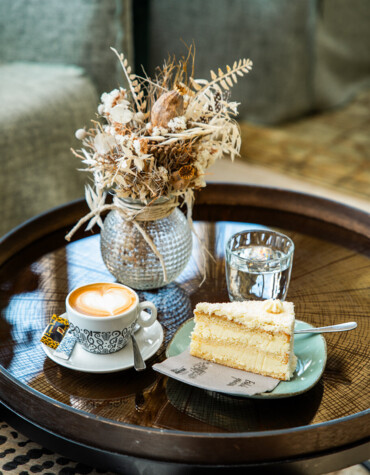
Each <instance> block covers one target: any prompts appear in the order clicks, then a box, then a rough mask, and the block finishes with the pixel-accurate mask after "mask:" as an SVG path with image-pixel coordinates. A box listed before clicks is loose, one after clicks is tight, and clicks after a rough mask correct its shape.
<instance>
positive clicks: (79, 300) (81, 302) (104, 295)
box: [69, 283, 136, 317]
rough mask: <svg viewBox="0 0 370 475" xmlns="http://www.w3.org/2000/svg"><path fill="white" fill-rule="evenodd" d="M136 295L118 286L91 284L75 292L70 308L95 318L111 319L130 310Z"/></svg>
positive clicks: (70, 299) (70, 301)
mask: <svg viewBox="0 0 370 475" xmlns="http://www.w3.org/2000/svg"><path fill="white" fill-rule="evenodd" d="M135 302H136V295H135V293H134V292H132V291H131V290H129V289H126V288H125V287H121V286H120V285H117V284H111V283H98V284H89V285H85V286H83V287H79V288H78V289H76V290H74V291H73V292H72V293H71V295H70V297H69V304H70V306H71V307H72V308H73V309H74V310H76V311H77V312H79V313H83V314H84V315H89V316H93V317H111V316H114V315H120V314H121V313H123V312H126V310H129V309H130V308H131V307H133V305H134V304H135Z"/></svg>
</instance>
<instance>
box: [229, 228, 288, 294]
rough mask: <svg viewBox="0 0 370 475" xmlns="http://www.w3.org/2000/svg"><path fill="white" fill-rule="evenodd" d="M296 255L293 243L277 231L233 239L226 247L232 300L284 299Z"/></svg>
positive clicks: (237, 236) (259, 231)
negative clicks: (294, 255)
mask: <svg viewBox="0 0 370 475" xmlns="http://www.w3.org/2000/svg"><path fill="white" fill-rule="evenodd" d="M293 254H294V244H293V241H292V240H291V239H290V238H289V237H287V236H285V235H284V234H281V233H278V232H275V231H270V230H264V229H262V230H261V229H258V230H250V231H245V232H240V233H237V234H234V235H233V236H231V238H230V239H229V240H228V242H227V244H226V281H227V289H228V292H229V298H230V300H231V301H234V300H239V301H241V300H267V299H280V300H284V299H285V297H286V294H287V292H288V287H289V281H290V274H291V270H292V264H293Z"/></svg>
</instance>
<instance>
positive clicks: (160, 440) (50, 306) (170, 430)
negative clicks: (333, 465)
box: [0, 185, 370, 463]
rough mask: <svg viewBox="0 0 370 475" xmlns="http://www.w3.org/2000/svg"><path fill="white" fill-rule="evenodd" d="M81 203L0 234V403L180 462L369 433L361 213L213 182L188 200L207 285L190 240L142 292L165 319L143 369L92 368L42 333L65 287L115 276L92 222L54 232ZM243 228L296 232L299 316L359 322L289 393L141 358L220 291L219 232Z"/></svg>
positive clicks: (297, 452) (332, 444)
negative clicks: (304, 387)
mask: <svg viewBox="0 0 370 475" xmlns="http://www.w3.org/2000/svg"><path fill="white" fill-rule="evenodd" d="M83 212H84V204H83V203H82V202H78V203H73V204H71V205H69V206H66V207H64V208H62V209H58V210H56V211H54V212H51V213H50V214H48V215H46V216H44V217H42V218H40V219H36V220H34V221H32V222H30V223H28V224H27V225H26V226H25V227H24V228H22V229H18V230H16V231H15V233H14V234H13V235H12V236H8V237H6V238H5V239H4V240H3V242H2V243H1V244H0V251H2V250H4V253H1V259H2V262H1V266H0V290H1V299H0V308H1V320H0V365H1V367H0V370H1V372H0V395H1V397H2V399H3V401H4V402H5V403H6V404H7V405H8V406H9V407H11V408H13V409H14V410H16V411H17V412H19V413H21V414H22V413H24V414H25V415H27V418H28V419H29V420H31V421H33V422H35V423H38V424H40V425H41V426H43V427H46V428H48V429H50V430H53V431H55V432H57V433H58V434H61V435H63V436H66V437H68V438H71V439H72V440H77V441H79V442H81V443H86V444H90V445H93V446H96V447H99V448H102V449H106V450H112V451H117V452H119V453H127V454H132V455H138V456H143V457H150V456H152V455H153V453H155V454H156V457H157V458H158V459H162V460H173V461H182V462H198V463H206V462H207V463H238V462H245V461H249V462H250V461H258V460H266V458H271V459H273V458H277V457H292V456H293V457H294V456H302V455H308V454H312V453H314V452H320V451H324V450H339V448H340V447H341V446H345V445H346V444H356V443H360V442H361V441H363V440H364V439H365V438H366V437H368V436H369V429H368V422H369V413H368V411H367V410H368V408H369V396H368V384H369V364H368V362H369V353H368V339H369V333H370V332H369V327H370V324H369V316H368V311H369V307H370V306H369V303H370V298H369V297H370V296H369V288H370V261H369V239H368V236H369V228H370V223H369V220H368V216H366V214H365V213H361V212H359V211H355V210H353V212H350V209H349V208H346V207H345V206H341V205H338V204H336V203H331V202H327V201H325V200H320V199H317V198H315V199H314V198H312V197H309V196H305V195H300V194H296V193H288V194H286V193H283V192H281V191H280V190H274V189H267V188H266V189H263V188H260V189H255V188H254V187H248V186H231V185H230V186H226V185H210V186H209V187H208V188H207V189H206V190H205V191H204V192H202V193H201V194H200V195H199V197H198V201H197V206H196V208H195V210H194V216H195V218H196V220H197V221H196V229H197V232H198V233H199V235H200V236H201V238H202V240H203V241H204V242H206V243H207V246H208V248H209V250H210V251H211V253H212V254H213V255H214V256H215V261H213V260H211V259H208V260H207V271H208V278H207V280H206V282H205V283H204V284H203V285H202V286H201V287H199V284H200V282H201V280H202V276H201V272H200V268H201V254H200V251H199V247H198V246H197V244H196V241H194V249H193V255H192V258H191V261H190V262H189V265H188V266H187V268H186V269H185V271H184V272H183V274H182V275H181V276H180V278H179V279H177V281H176V282H175V283H172V284H170V285H168V286H166V287H164V288H162V289H159V290H154V291H141V292H139V294H140V297H141V299H145V300H152V301H153V302H154V303H155V304H156V306H157V308H158V311H159V313H158V314H159V317H158V318H159V321H160V322H161V324H162V325H163V328H164V330H165V340H164V343H163V344H162V346H161V348H160V349H159V350H158V352H157V353H156V355H154V356H153V357H152V358H151V359H150V360H149V361H148V362H147V363H148V364H147V367H148V369H147V370H146V371H144V372H141V373H136V372H135V371H134V370H133V369H130V370H127V371H122V372H119V373H114V374H105V375H92V374H87V373H81V372H76V371H72V370H69V369H67V368H63V367H62V366H59V365H57V364H56V363H54V362H53V361H51V360H49V359H48V358H46V356H45V354H44V352H43V351H42V348H41V346H40V343H39V339H40V336H41V333H42V331H43V329H44V328H45V325H46V323H47V322H48V320H49V318H50V316H51V315H52V314H53V313H57V314H61V313H63V312H64V311H65V306H64V300H65V297H66V295H67V293H68V292H69V291H70V290H71V289H72V288H74V287H76V286H77V285H82V284H85V283H89V282H93V281H110V282H112V281H114V278H113V277H112V276H111V275H110V274H109V272H108V271H107V269H106V268H105V266H104V264H103V261H102V258H101V255H100V248H99V239H100V237H99V234H98V233H96V234H94V233H89V234H84V233H82V232H80V233H79V234H78V235H77V236H76V238H75V240H74V241H73V242H71V243H66V242H65V241H64V235H65V234H66V232H67V231H68V230H69V229H70V227H71V226H72V225H73V223H74V222H75V220H76V219H77V218H78V216H80V215H82V214H83ZM60 217H62V218H61V220H60V221H57V220H59V218H60ZM56 221H57V222H56ZM58 223H59V226H58ZM253 223H254V224H253ZM251 225H253V226H268V227H272V228H274V229H277V230H279V231H281V232H283V233H285V234H287V235H288V236H289V237H291V238H292V239H293V241H294V243H295V255H294V264H293V272H292V279H291V284H290V288H289V291H288V297H287V300H291V301H293V302H294V304H295V309H296V316H297V318H299V319H300V320H304V321H307V322H309V323H311V324H313V325H315V326H322V325H332V324H335V323H342V322H344V321H353V320H355V321H357V323H358V328H357V329H356V330H355V331H351V332H346V333H334V334H328V335H326V336H325V338H326V342H327V348H328V360H327V365H326V369H325V372H324V374H323V377H322V378H321V380H320V381H319V382H318V384H316V385H315V386H314V387H313V388H312V389H310V390H309V391H308V392H306V393H304V394H302V395H299V396H296V397H294V398H289V399H283V400H269V401H264V400H252V399H242V398H235V397H229V396H226V395H222V394H216V393H207V392H205V391H202V390H200V389H197V388H193V387H190V386H187V385H184V384H182V383H179V382H177V381H174V380H169V379H167V378H165V377H164V376H161V375H159V374H158V373H155V372H154V371H153V370H152V369H151V366H152V364H153V363H154V362H158V361H161V360H162V359H163V358H164V352H165V348H166V345H167V344H168V342H169V341H170V339H171V338H172V336H173V334H174V332H175V331H176V330H177V328H178V327H179V325H180V324H181V323H183V322H184V321H185V320H187V319H188V318H190V317H191V316H192V310H193V308H194V306H195V305H196V303H198V302H200V301H208V302H221V301H228V295H227V289H226V283H225V272H224V249H225V243H226V240H227V238H228V237H229V236H231V235H232V234H233V233H235V232H239V231H241V230H244V229H247V228H248V227H250V226H251ZM354 230H356V231H357V232H355V231H354ZM30 236H31V237H32V239H31V238H30ZM9 240H11V241H12V242H11V243H10V241H9ZM26 409H27V411H26ZM309 435H310V436H309ZM262 440H263V444H261V441H262ZM149 441H150V447H149V446H148V444H149ZM231 447H233V450H232V451H231ZM180 449H181V450H180Z"/></svg>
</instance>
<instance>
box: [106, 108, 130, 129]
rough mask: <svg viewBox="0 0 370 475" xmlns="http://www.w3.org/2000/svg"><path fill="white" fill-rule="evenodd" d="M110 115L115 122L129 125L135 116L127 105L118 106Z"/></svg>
mask: <svg viewBox="0 0 370 475" xmlns="http://www.w3.org/2000/svg"><path fill="white" fill-rule="evenodd" d="M109 113H110V117H111V119H112V120H113V122H119V123H120V124H127V122H130V120H131V119H132V118H133V116H134V114H133V112H131V111H130V110H129V109H127V106H126V104H118V105H117V106H115V107H113V109H111V110H110V112H109Z"/></svg>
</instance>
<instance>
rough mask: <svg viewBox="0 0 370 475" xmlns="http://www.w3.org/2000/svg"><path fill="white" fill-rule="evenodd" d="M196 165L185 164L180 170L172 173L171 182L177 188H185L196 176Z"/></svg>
mask: <svg viewBox="0 0 370 475" xmlns="http://www.w3.org/2000/svg"><path fill="white" fill-rule="evenodd" d="M195 172H196V170H195V167H193V166H192V165H184V166H183V167H181V168H180V170H178V171H176V172H174V173H173V174H172V180H171V184H172V186H173V187H174V189H175V190H183V189H185V188H186V187H187V186H188V185H189V183H190V182H191V180H192V179H193V178H195Z"/></svg>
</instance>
